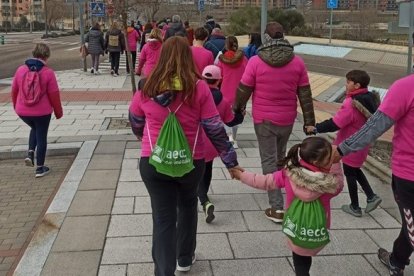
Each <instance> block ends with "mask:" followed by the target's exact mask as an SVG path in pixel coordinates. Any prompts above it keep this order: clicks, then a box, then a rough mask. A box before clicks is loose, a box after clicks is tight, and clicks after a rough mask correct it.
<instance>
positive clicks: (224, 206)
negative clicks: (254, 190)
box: [210, 194, 260, 211]
mask: <svg viewBox="0 0 414 276" xmlns="http://www.w3.org/2000/svg"><path fill="white" fill-rule="evenodd" d="M210 197H211V200H212V202H214V205H215V207H216V210H217V211H237V210H259V209H260V208H259V206H258V204H257V203H256V201H255V200H254V198H253V195H251V194H234V195H210Z"/></svg>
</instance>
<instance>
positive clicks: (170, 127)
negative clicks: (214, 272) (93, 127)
mask: <svg viewBox="0 0 414 276" xmlns="http://www.w3.org/2000/svg"><path fill="white" fill-rule="evenodd" d="M129 119H130V122H131V127H132V130H133V132H134V134H135V135H136V136H137V138H138V140H141V141H142V145H141V159H140V162H139V169H140V173H141V176H142V180H143V181H144V183H145V186H146V188H147V190H148V193H149V195H150V198H151V207H152V218H153V237H152V257H153V260H154V267H155V275H159V276H171V275H174V272H175V270H176V269H177V270H178V271H189V270H190V269H191V265H192V264H193V263H194V262H195V248H196V232H197V211H198V210H197V201H198V199H197V188H198V183H199V182H200V180H201V178H202V176H203V174H204V168H205V162H204V155H205V153H204V143H205V141H203V136H204V135H202V132H203V131H204V132H205V134H206V135H207V137H208V138H209V139H210V140H211V142H212V143H213V145H214V146H215V148H216V150H217V152H218V153H219V155H220V157H221V159H222V161H223V163H224V164H225V165H226V167H227V168H228V169H229V172H230V174H231V175H232V176H233V173H234V171H235V170H238V169H241V168H240V167H238V163H237V156H236V152H235V150H234V148H233V146H232V145H231V143H230V142H229V141H228V138H227V135H226V131H225V129H224V126H223V122H222V121H221V119H220V115H219V113H218V111H217V109H216V106H215V104H214V100H213V97H212V95H211V92H210V89H209V87H208V85H207V83H206V82H205V81H203V80H201V76H200V75H199V74H198V70H197V68H196V66H195V64H194V61H193V57H192V53H191V49H190V47H189V45H188V41H187V39H186V38H183V37H178V36H175V37H171V38H169V39H168V40H166V42H165V43H164V44H163V47H162V50H161V53H160V57H159V61H158V63H157V65H156V66H155V68H154V70H153V71H152V73H151V74H150V76H149V77H148V79H147V80H145V81H144V84H143V87H142V89H140V90H138V91H137V92H136V93H135V95H134V97H133V99H132V102H131V105H130V108H129Z"/></svg>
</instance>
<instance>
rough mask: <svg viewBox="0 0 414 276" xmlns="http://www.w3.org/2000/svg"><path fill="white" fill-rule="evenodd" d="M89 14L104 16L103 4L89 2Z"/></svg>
mask: <svg viewBox="0 0 414 276" xmlns="http://www.w3.org/2000/svg"><path fill="white" fill-rule="evenodd" d="M90 9H91V15H92V16H105V4H104V3H96V2H91V3H90Z"/></svg>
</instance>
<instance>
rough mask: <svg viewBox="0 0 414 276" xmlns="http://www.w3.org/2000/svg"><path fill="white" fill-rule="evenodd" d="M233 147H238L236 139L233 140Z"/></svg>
mask: <svg viewBox="0 0 414 276" xmlns="http://www.w3.org/2000/svg"><path fill="white" fill-rule="evenodd" d="M233 148H235V149H238V148H239V145H238V144H237V141H236V140H234V141H233Z"/></svg>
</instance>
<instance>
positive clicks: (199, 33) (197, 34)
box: [194, 27, 208, 40]
mask: <svg viewBox="0 0 414 276" xmlns="http://www.w3.org/2000/svg"><path fill="white" fill-rule="evenodd" d="M207 37H208V31H207V30H206V28H204V27H199V28H197V29H196V30H195V31H194V38H195V39H196V40H204V39H206V38H207Z"/></svg>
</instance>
